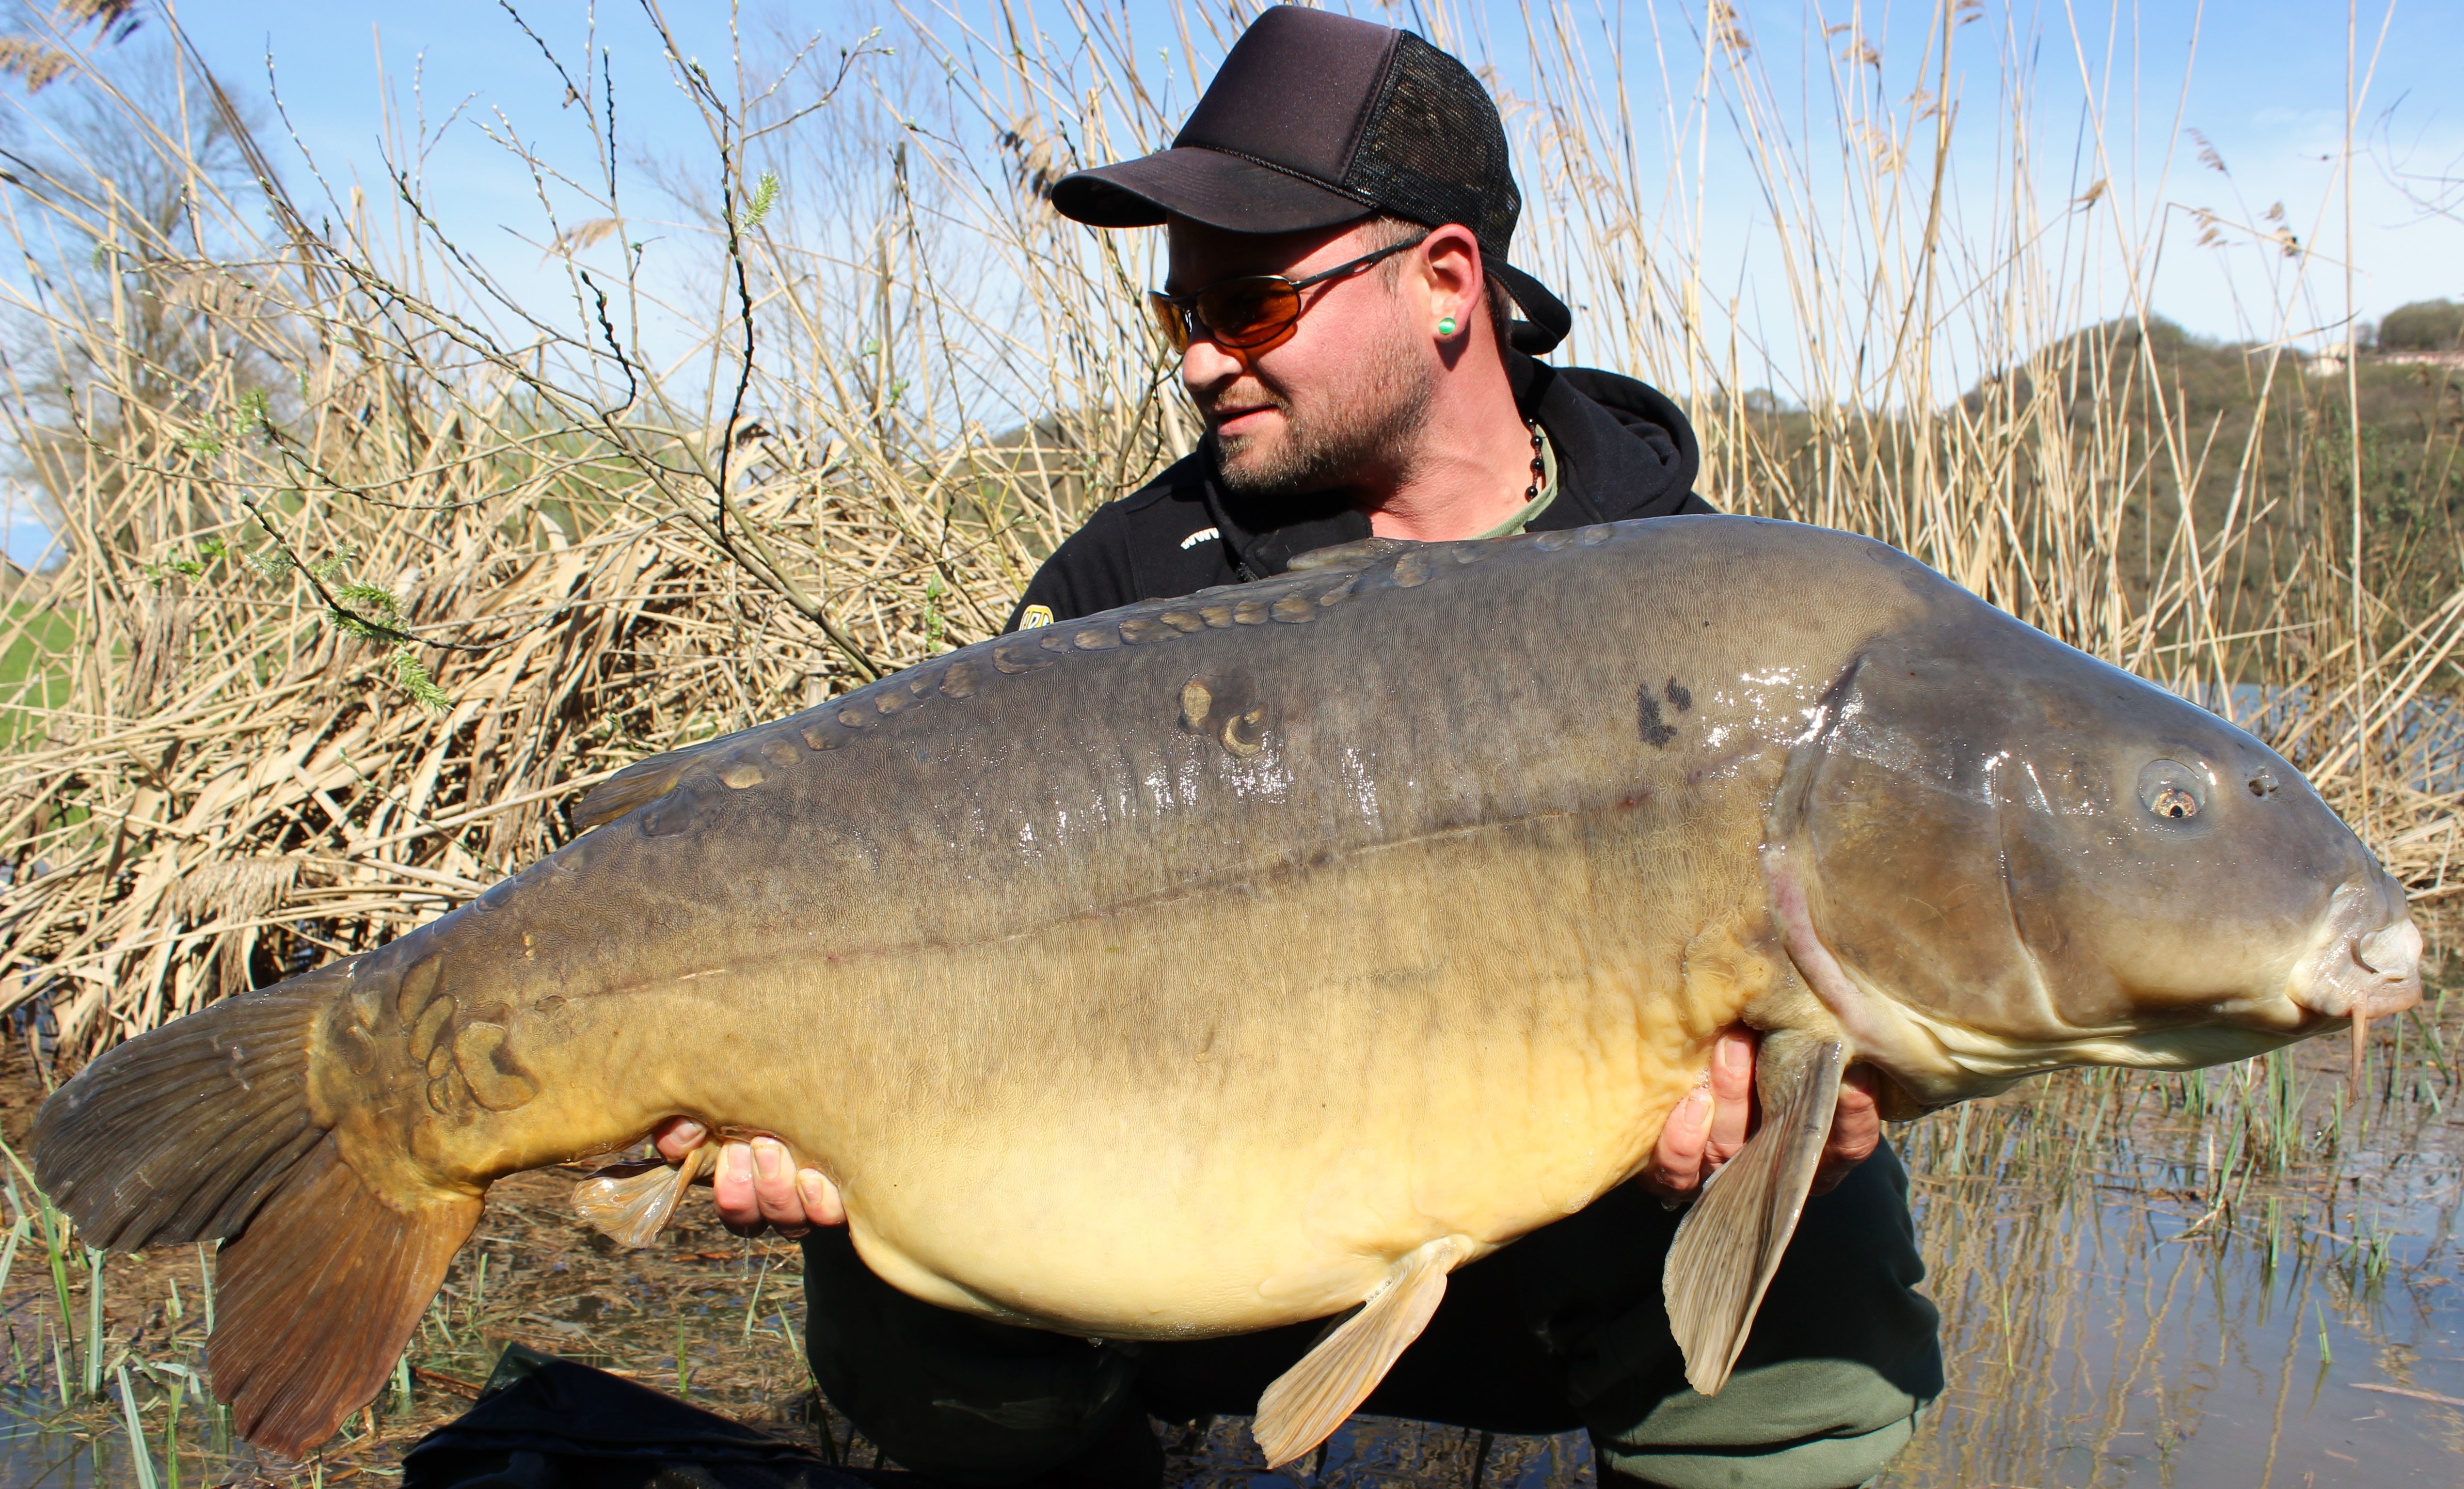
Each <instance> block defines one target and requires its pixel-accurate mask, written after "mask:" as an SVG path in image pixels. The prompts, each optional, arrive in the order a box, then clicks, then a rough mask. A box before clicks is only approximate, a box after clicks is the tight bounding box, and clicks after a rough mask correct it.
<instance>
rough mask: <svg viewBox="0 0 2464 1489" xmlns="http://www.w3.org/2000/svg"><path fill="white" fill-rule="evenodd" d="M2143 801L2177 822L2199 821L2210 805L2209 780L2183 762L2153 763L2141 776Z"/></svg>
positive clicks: (2151, 808)
mask: <svg viewBox="0 0 2464 1489" xmlns="http://www.w3.org/2000/svg"><path fill="white" fill-rule="evenodd" d="M2139 801H2140V804H2141V805H2142V806H2145V807H2146V808H2147V810H2148V811H2150V812H2152V813H2154V814H2155V815H2156V816H2158V817H2162V818H2167V819H2168V820H2170V821H2184V820H2186V819H2189V818H2192V817H2196V816H2198V815H2199V810H2200V808H2202V807H2204V806H2206V805H2207V777H2205V776H2204V775H2202V774H2201V773H2200V772H2198V771H2197V770H2194V769H2192V768H2191V767H2190V766H2188V765H2185V764H2183V763H2182V762H2181V761H2179V760H2150V761H2148V762H2147V764H2146V766H2145V768H2143V769H2142V770H2141V771H2140V772H2139Z"/></svg>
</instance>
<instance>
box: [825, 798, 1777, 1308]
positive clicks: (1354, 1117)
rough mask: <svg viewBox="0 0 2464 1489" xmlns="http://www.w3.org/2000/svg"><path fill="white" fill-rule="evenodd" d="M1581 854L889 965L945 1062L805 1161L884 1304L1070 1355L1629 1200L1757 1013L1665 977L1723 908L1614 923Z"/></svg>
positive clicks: (1733, 910) (1328, 1292)
mask: <svg viewBox="0 0 2464 1489" xmlns="http://www.w3.org/2000/svg"><path fill="white" fill-rule="evenodd" d="M1582 839H1583V834H1582V833H1581V832H1580V831H1579V829H1578V828H1577V827H1576V826H1575V825H1573V824H1560V825H1558V826H1556V827H1553V828H1543V829H1533V828H1529V827H1518V828H1513V829H1500V830H1498V831H1495V832H1493V833H1489V834H1485V835H1477V836H1475V837H1473V838H1471V839H1469V840H1457V841H1451V842H1448V843H1444V844H1441V845H1433V846H1430V847H1427V848H1425V849H1423V850H1420V851H1410V850H1405V851H1390V852H1382V853H1376V854H1365V855H1360V856H1357V857H1354V858H1352V859H1349V860H1346V861H1342V862H1338V863H1337V864H1334V865H1327V866H1324V867H1322V868H1321V869H1319V870H1318V871H1315V872H1312V873H1309V874H1303V875H1296V876H1291V877H1288V878H1287V879H1285V880H1283V881H1282V882H1280V883H1269V884H1245V885H1242V886H1237V887H1221V886H1219V887H1211V888H1210V889H1209V891H1208V892H1205V893H1202V894H1193V895H1189V896H1183V897H1180V898H1178V899H1176V900H1173V901H1171V902H1168V903H1165V904H1161V905H1147V906H1143V907H1140V909H1139V910H1138V912H1137V913H1136V914H1135V915H1121V916H1100V915H1092V916H1086V917H1080V918H1076V919H1072V920H1069V921H1067V922H1063V923H1061V924H1058V925H1054V926H1051V927H1047V928H1045V930H1043V931H1039V932H1037V933H1035V934H1033V935H1030V936H1026V937H1023V938H1019V939H1017V940H1015V941H1012V942H1010V943H1009V944H1006V945H1004V946H1002V947H1001V948H999V949H998V950H997V951H996V950H995V949H990V948H981V947H970V948H963V949H952V950H949V951H945V952H940V953H931V954H917V955H910V956H906V957H901V958H899V959H898V960H897V963H896V965H895V966H894V967H884V968H881V969H879V970H878V971H877V972H876V974H875V977H874V986H873V988H872V990H871V995H870V996H871V997H873V998H875V999H878V1000H879V1001H878V1005H877V1006H878V1007H880V1008H881V1009H882V1010H884V1011H885V1013H886V1011H887V1010H888V1009H889V1008H891V1007H903V1008H905V1009H907V1010H909V1011H910V1014H911V1018H910V1019H909V1021H908V1024H907V1027H908V1028H909V1029H911V1030H912V1029H913V1028H914V1027H915V1026H916V1023H917V1021H918V1020H917V1018H915V1017H913V1016H915V1015H917V1014H921V1015H922V1016H923V1017H922V1021H924V1022H926V1023H928V1024H932V1025H935V1026H937V1028H938V1029H939V1031H940V1033H941V1035H942V1038H940V1039H938V1040H931V1041H925V1042H926V1043H929V1044H930V1046H931V1047H932V1048H933V1050H934V1054H933V1057H932V1058H931V1059H929V1060H918V1059H913V1058H900V1057H899V1056H898V1055H897V1054H895V1053H893V1048H894V1049H898V1050H911V1051H912V1050H913V1049H916V1048H919V1047H921V1046H920V1045H919V1044H917V1043H914V1042H910V1041H901V1042H900V1043H898V1044H897V1045H896V1046H885V1047H883V1048H882V1049H881V1050H879V1051H878V1052H877V1053H875V1054H874V1055H873V1056H872V1057H871V1058H870V1059H869V1060H868V1061H867V1062H865V1063H866V1064H867V1065H868V1066H869V1068H870V1069H871V1070H872V1071H873V1072H874V1073H875V1078H876V1079H877V1080H878V1082H879V1084H877V1085H875V1087H874V1088H873V1089H872V1090H871V1091H870V1092H869V1093H858V1092H856V1091H854V1090H853V1088H852V1087H851V1086H842V1091H843V1093H844V1094H847V1095H848V1096H850V1097H851V1098H852V1099H851V1100H850V1101H848V1102H847V1103H845V1104H843V1105H840V1106H839V1112H840V1116H839V1118H838V1122H837V1124H835V1126H836V1127H837V1128H838V1129H837V1130H834V1131H831V1132H828V1133H822V1132H816V1133H815V1134H813V1136H812V1138H811V1139H810V1140H809V1141H810V1142H811V1143H812V1145H813V1147H812V1148H811V1150H812V1151H814V1152H816V1153H818V1154H820V1155H821V1156H822V1157H823V1158H824V1160H825V1163H826V1165H827V1166H828V1167H829V1168H831V1169H832V1170H833V1171H834V1173H835V1176H836V1177H837V1179H838V1180H839V1182H840V1184H841V1185H842V1187H843V1190H844V1193H845V1194H846V1198H847V1209H848V1214H849V1216H850V1221H851V1224H852V1226H853V1229H854V1236H855V1239H856V1243H857V1246H858V1248H859V1250H860V1251H861V1252H862V1254H863V1256H864V1258H865V1259H866V1260H867V1262H868V1263H869V1264H870V1265H871V1266H872V1267H873V1269H874V1270H875V1271H876V1272H878V1273H879V1274H880V1275H882V1276H883V1277H884V1278H886V1279H887V1280H889V1281H891V1282H892V1283H893V1284H895V1285H897V1286H899V1287H901V1288H902V1289H904V1290H905V1291H907V1292H910V1293H912V1294H913V1295H915V1296H917V1297H921V1298H924V1299H926V1300H927V1301H930V1302H933V1303H940V1304H942V1305H945V1306H950V1307H956V1308H962V1309H966V1310H969V1311H973V1312H977V1313H979V1314H984V1315H987V1316H991V1317H997V1318H1006V1319H1012V1320H1019V1321H1025V1322H1031V1323H1036V1324H1041V1325H1046V1326H1051V1327H1055V1328H1061V1329H1066V1330H1068V1331H1073V1332H1084V1333H1088V1334H1100V1335H1107V1336H1114V1337H1175V1336H1183V1335H1195V1334H1218V1333H1231V1332H1238V1331H1243V1330H1249V1329H1256V1328H1262V1327H1267V1326H1271V1325H1278V1324H1284V1323H1290V1322H1294V1321H1298V1320H1303V1319H1309V1318H1317V1317H1322V1316H1324V1315H1326V1314H1329V1313H1332V1312H1335V1311H1338V1310H1340V1309H1342V1308H1345V1307H1348V1306H1350V1305H1351V1304H1353V1303H1357V1302H1359V1301H1360V1300H1361V1299H1362V1298H1363V1297H1365V1296H1366V1295H1367V1294H1368V1293H1369V1292H1370V1291H1371V1290H1372V1289H1373V1288H1375V1286H1376V1285H1377V1284H1378V1283H1380V1282H1381V1281H1384V1280H1385V1279H1386V1278H1387V1277H1388V1276H1389V1274H1390V1272H1391V1270H1392V1268H1393V1266H1394V1264H1395V1263H1396V1261H1397V1259H1400V1258H1402V1257H1403V1256H1405V1255H1407V1254H1408V1253H1410V1252H1412V1251H1413V1250H1414V1249H1415V1248H1417V1247H1419V1246H1420V1245H1422V1244H1424V1243H1426V1242H1428V1241H1430V1240H1433V1239H1436V1238H1438V1237H1446V1236H1457V1237H1464V1238H1465V1239H1467V1240H1468V1241H1470V1242H1471V1243H1472V1254H1473V1255H1480V1254H1484V1253H1485V1252H1486V1251H1488V1250H1491V1249H1493V1248H1495V1247H1497V1246H1500V1245H1503V1244H1505V1243H1506V1242H1507V1241H1509V1240H1511V1239H1513V1238H1514V1237H1517V1236H1520V1235H1523V1234H1525V1233H1526V1232H1529V1231H1530V1230H1532V1229H1535V1228H1537V1227H1538V1226H1541V1225H1544V1224H1546V1223H1548V1222H1549V1221H1551V1220H1553V1219H1557V1218H1560V1217H1562V1216H1564V1215H1570V1214H1573V1212H1575V1211H1577V1210H1580V1209H1581V1208H1583V1207H1584V1206H1585V1205H1587V1204H1589V1203H1590V1202H1591V1201H1592V1200H1593V1199H1595V1198H1596V1197H1597V1196H1598V1195H1599V1194H1600V1193H1603V1192H1604V1191H1606V1190H1607V1189H1609V1188H1610V1187H1612V1186H1613V1185H1615V1184H1617V1183H1618V1182H1620V1181H1622V1180H1623V1179H1625V1178H1626V1177H1628V1176H1629V1175H1631V1174H1632V1173H1633V1172H1634V1171H1636V1170H1637V1169H1638V1168H1639V1166H1640V1164H1641V1163H1642V1162H1643V1160H1644V1158H1645V1157H1646V1155H1647V1154H1648V1152H1649V1150H1650V1147H1651V1145H1652V1143H1653V1142H1654V1141H1655V1140H1656V1139H1657V1137H1658V1134H1659V1131H1660V1128H1661V1123H1662V1122H1663V1121H1664V1119H1665V1117H1666V1115H1667V1113H1668V1111H1669V1110H1670V1108H1672V1107H1673V1106H1675V1104H1676V1103H1677V1102H1678V1100H1680V1099H1681V1098H1682V1097H1683V1094H1684V1092H1685V1091H1686V1090H1687V1089H1688V1088H1690V1087H1691V1086H1692V1084H1694V1083H1695V1082H1696V1081H1697V1080H1698V1079H1699V1077H1700V1073H1701V1072H1702V1070H1703V1069H1704V1066H1705V1058H1706V1051H1707V1047H1708V1040H1709V1039H1710V1037H1711V1035H1712V1034H1713V1033H1714V1032H1715V1031H1716V1030H1717V1029H1718V1028H1719V1027H1721V1026H1722V1025H1724V1024H1726V1023H1727V1022H1729V1021H1731V1020H1733V1018H1735V1017H1736V1013H1737V1009H1738V1007H1739V1006H1741V1003H1742V1000H1744V999H1746V998H1749V997H1750V996H1752V994H1753V993H1754V992H1756V991H1759V990H1760V989H1759V986H1752V987H1749V986H1748V985H1747V984H1748V983H1749V981H1750V979H1746V978H1736V977H1726V978H1722V977H1705V976H1704V975H1702V974H1700V968H1699V965H1698V968H1697V974H1696V975H1693V976H1691V977H1689V976H1688V975H1687V974H1686V967H1687V960H1688V958H1687V950H1688V948H1689V946H1695V945H1697V944H1698V943H1699V942H1700V940H1701V937H1702V934H1703V930H1704V928H1705V926H1706V925H1707V926H1713V927H1719V928H1743V927H1746V926H1748V925H1749V921H1750V918H1751V916H1752V914H1753V913H1755V909H1754V907H1752V905H1751V903H1750V902H1749V901H1748V900H1747V899H1746V898H1745V896H1744V894H1743V893H1742V892H1741V891H1744V890H1747V889H1749V888H1750V886H1749V885H1745V884H1739V883H1734V882H1722V881H1721V880H1720V879H1719V878H1718V877H1717V876H1714V877H1713V878H1711V879H1709V880H1698V881H1697V887H1698V889H1699V890H1707V891H1709V892H1708V893H1699V892H1698V893H1697V894H1694V895H1690V896H1678V897H1677V898H1675V899H1674V901H1673V902H1672V901H1671V900H1669V899H1668V897H1666V896H1664V895H1663V896H1662V898H1661V904H1662V909H1661V911H1660V913H1658V914H1637V913H1634V912H1633V901H1632V900H1631V899H1630V898H1629V897H1628V896H1626V895H1623V894H1607V895H1601V894H1598V893H1596V891H1597V890H1598V889H1599V888H1601V887H1603V883H1602V881H1601V880H1599V879H1598V878H1595V877H1594V876H1593V875H1592V874H1589V873H1580V872H1575V871H1574V870H1576V869H1578V868H1583V869H1589V870H1598V869H1600V868H1601V867H1602V866H1603V865H1599V864H1597V863H1592V862H1587V861H1586V860H1585V857H1584V855H1583V854H1582V853H1581V852H1579V851H1573V850H1574V849H1578V848H1579V847H1580V845H1581V840H1582ZM1628 887H1632V886H1631V885H1630V884H1629V886H1628ZM1609 911H1614V912H1613V913H1610V912H1609ZM1723 938H1724V940H1727V941H1730V942H1732V941H1733V936H1731V935H1729V934H1728V933H1727V931H1726V930H1724V931H1723ZM1199 948H1204V949H1207V951H1206V953H1204V954H1202V955H1201V954H1198V953H1197V952H1196V950H1195V949H1199ZM1695 961H1696V962H1697V963H1698V964H1699V963H1701V962H1702V961H1703V958H1701V957H1699V956H1698V957H1696V958H1695ZM962 1025H966V1026H964V1027H962Z"/></svg>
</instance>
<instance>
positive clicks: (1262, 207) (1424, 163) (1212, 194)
mask: <svg viewBox="0 0 2464 1489" xmlns="http://www.w3.org/2000/svg"><path fill="white" fill-rule="evenodd" d="M1052 205H1053V206H1054V207H1056V208H1060V209H1061V211H1062V213H1063V214H1064V215H1066V216H1069V217H1074V218H1076V219H1077V220H1078V221H1080V222H1083V223H1089V224H1091V225H1093V226H1094V227H1098V228H1151V227H1154V226H1155V225H1156V224H1158V223H1160V222H1162V221H1164V219H1165V218H1166V217H1167V216H1177V217H1186V218H1188V219H1190V220H1191V221H1193V222H1201V223H1204V224H1206V225H1207V226H1209V227H1212V228H1221V229H1223V230H1225V231H1227V232H1301V231H1306V230H1309V229H1312V228H1332V227H1336V226H1338V225H1340V224H1343V223H1348V222H1356V221H1358V220H1359V219H1361V218H1362V217H1366V216H1368V215H1369V214H1370V213H1372V212H1386V213H1389V214H1392V215H1393V216H1397V217H1400V218H1403V219H1405V220H1406V221H1409V222H1417V223H1424V224H1426V225H1428V226H1430V227H1433V228H1434V227H1439V226H1441V225H1443V224H1446V223H1461V224H1462V225H1463V226H1464V227H1466V228H1469V229H1470V230H1472V232H1473V233H1474V234H1475V235H1476V236H1477V237H1478V238H1479V239H1480V252H1481V257H1482V259H1483V261H1484V263H1485V267H1486V269H1487V271H1488V273H1490V274H1495V275H1496V276H1497V277H1498V279H1499V280H1500V281H1501V282H1503V283H1504V284H1505V286H1506V290H1507V294H1509V295H1511V296H1514V302H1515V304H1517V305H1519V306H1521V307H1522V310H1523V313H1524V314H1525V315H1526V316H1529V317H1530V318H1531V323H1529V324H1517V325H1516V326H1515V328H1514V342H1515V344H1516V345H1517V346H1519V347H1521V348H1522V349H1523V350H1525V351H1527V352H1534V353H1537V352H1544V351H1547V350H1548V349H1549V348H1550V347H1551V346H1554V345H1556V344H1557V343H1558V342H1559V341H1561V340H1563V339H1565V336H1566V332H1567V330H1568V329H1569V328H1570V327H1571V326H1572V325H1573V315H1572V313H1570V312H1569V311H1568V310H1567V309H1566V306H1565V302H1564V301H1562V300H1560V299H1558V298H1557V296H1554V295H1551V293H1549V289H1548V287H1547V286H1546V285H1543V284H1542V283H1541V282H1540V281H1539V280H1537V279H1534V278H1532V277H1531V276H1530V275H1529V274H1525V273H1524V272H1523V271H1522V270H1520V269H1517V268H1515V267H1514V266H1513V265H1511V264H1509V263H1507V258H1506V251H1507V244H1508V243H1509V242H1510V241H1511V240H1512V239H1513V237H1514V223H1515V219H1516V218H1517V217H1519V216H1521V215H1522V211H1523V195H1522V193H1521V192H1519V191H1517V190H1515V188H1514V177H1513V175H1512V174H1511V173H1510V172H1509V171H1508V169H1507V159H1506V126H1505V123H1504V122H1503V121H1502V120H1500V119H1499V118H1498V114H1497V103H1496V100H1494V99H1491V98H1489V96H1488V90H1487V89H1485V88H1483V87H1482V86H1481V85H1480V82H1479V79H1477V78H1475V77H1472V75H1471V73H1470V72H1469V71H1468V70H1467V69H1465V68H1464V66H1463V64H1462V63H1461V62H1458V61H1456V60H1455V59H1454V58H1453V57H1451V56H1448V55H1446V54H1444V53H1443V52H1441V51H1439V50H1438V49H1437V48H1435V47H1433V46H1430V45H1429V44H1428V43H1427V42H1425V41H1423V40H1421V39H1420V38H1419V36H1416V35H1414V34H1413V33H1410V32H1408V31H1397V30H1395V29H1394V28H1392V27H1388V26H1379V25H1376V24H1375V23H1374V22H1370V21H1359V20H1353V18H1351V17H1350V16H1345V15H1333V14H1330V13H1328V12H1327V11H1310V10H1304V9H1302V8H1301V7H1299V6H1293V5H1279V6H1276V7H1275V8H1274V9H1272V10H1270V11H1266V12H1265V13H1264V14H1262V15H1260V16H1259V17H1258V19H1257V20H1256V21H1254V22H1253V23H1251V25H1250V27H1249V29H1248V30H1247V31H1246V32H1244V33H1242V36H1241V39H1240V40H1239V41H1238V42H1236V43H1234V44H1233V47H1232V51H1231V53H1230V55H1227V56H1225V57H1224V58H1223V66H1222V67H1221V69H1219V70H1218V71H1217V73H1216V74H1215V80H1214V81H1213V82H1211V83H1209V84H1207V87H1206V93H1205V96H1204V97H1202V98H1200V99H1199V100H1198V107H1197V109H1196V110H1195V111H1193V112H1192V113H1191V114H1190V116H1189V122H1188V123H1187V124H1184V125H1183V126H1181V131H1180V133H1179V134H1178V135H1177V136H1175V137H1174V139H1173V142H1172V148H1171V149H1169V150H1158V151H1156V152H1155V154H1153V155H1148V156H1143V157H1141V158H1139V159H1137V160H1134V161H1123V162H1121V163H1120V164H1117V165H1101V166H1097V167H1096V168H1095V169H1092V170H1081V171H1073V172H1071V173H1070V174H1069V175H1067V176H1064V177H1063V178H1061V180H1060V181H1059V182H1057V183H1056V184H1054V186H1053V187H1052Z"/></svg>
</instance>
